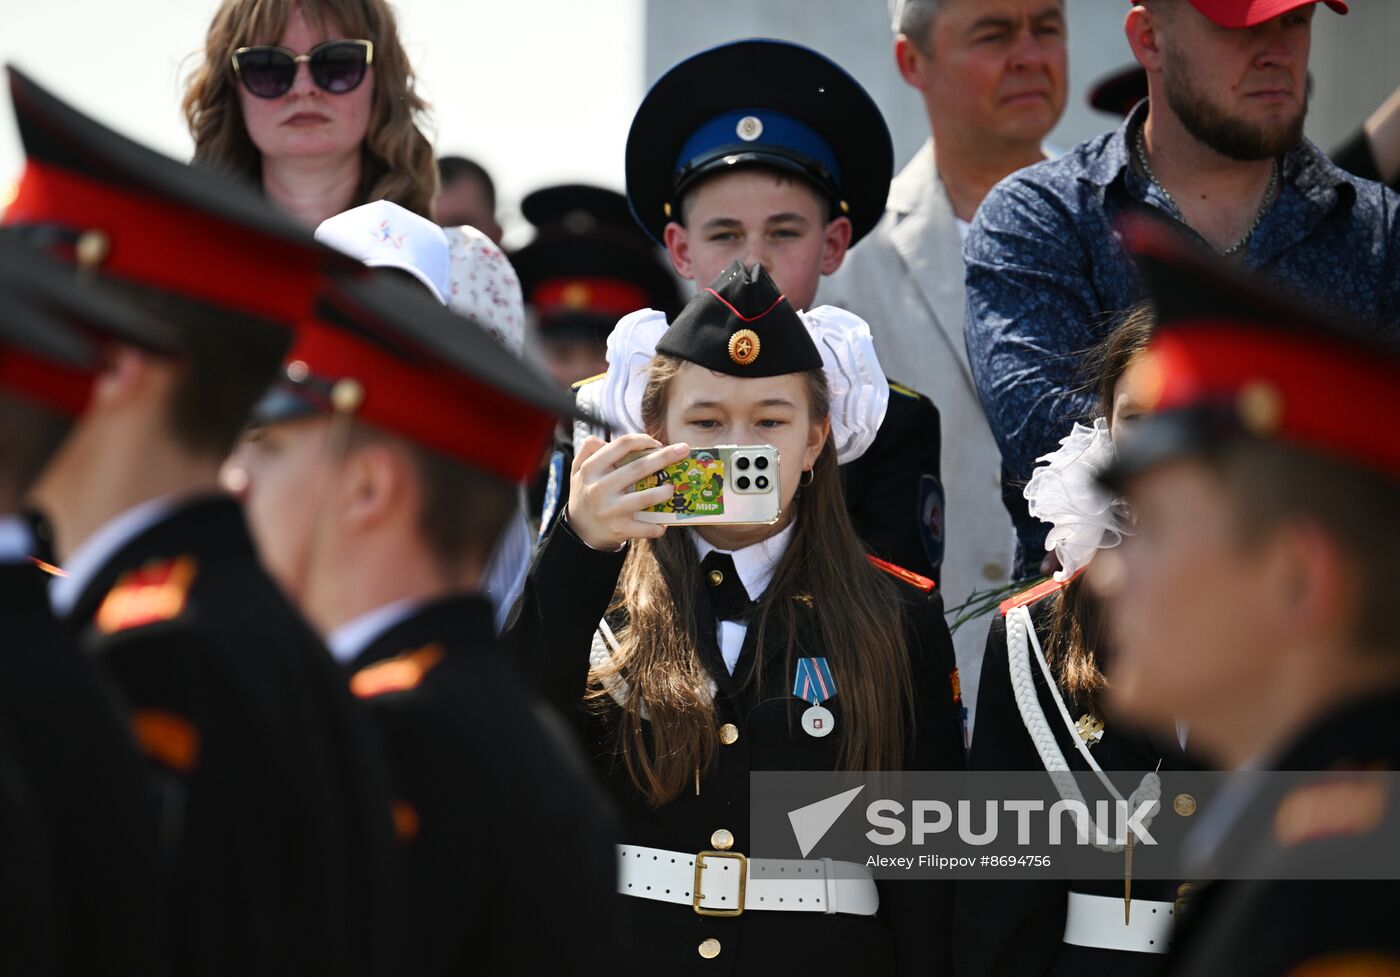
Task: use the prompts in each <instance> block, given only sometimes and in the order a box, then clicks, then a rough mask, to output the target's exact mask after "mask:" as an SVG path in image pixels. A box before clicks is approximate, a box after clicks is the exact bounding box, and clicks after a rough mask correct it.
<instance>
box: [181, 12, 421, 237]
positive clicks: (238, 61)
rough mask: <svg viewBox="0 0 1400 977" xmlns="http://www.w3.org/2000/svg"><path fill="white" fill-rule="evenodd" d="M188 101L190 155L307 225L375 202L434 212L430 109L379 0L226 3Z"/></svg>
mask: <svg viewBox="0 0 1400 977" xmlns="http://www.w3.org/2000/svg"><path fill="white" fill-rule="evenodd" d="M184 107H185V118H186V121H187V122H188V124H189V127H190V134H191V135H192V136H193V137H194V144H195V152H194V159H195V162H196V163H203V164H206V165H210V166H214V167H216V168H219V169H223V170H226V171H232V172H234V173H236V174H238V175H240V176H243V177H246V178H247V179H249V180H252V181H254V182H255V183H256V184H258V185H259V186H261V188H262V190H263V193H264V194H266V196H267V198H268V199H269V200H270V201H272V203H274V204H275V205H277V206H278V207H280V208H281V209H282V210H284V211H286V212H288V213H290V214H291V215H293V216H294V217H296V218H297V219H298V220H300V221H302V222H303V223H305V224H307V225H309V226H311V227H315V226H317V225H319V224H320V223H321V221H323V220H325V219H326V218H328V217H331V216H333V215H335V214H338V213H341V212H343V211H345V210H349V209H350V208H352V207H356V206H359V205H361V204H364V203H369V202H370V201H373V200H381V199H382V200H390V201H393V202H394V203H396V204H399V205H400V206H402V207H406V208H408V209H409V210H412V211H414V212H416V213H418V214H421V215H423V216H425V217H427V216H430V209H431V202H432V197H433V193H434V191H435V190H436V187H437V171H436V165H435V163H434V160H433V150H432V145H431V144H430V143H429V142H428V140H427V138H426V137H425V136H424V135H423V133H422V132H421V131H420V130H419V127H418V120H419V119H420V118H421V117H422V116H423V114H424V113H425V111H426V108H427V106H426V104H425V103H424V102H423V100H422V99H421V98H419V97H418V95H416V94H415V93H414V90H413V72H412V68H411V67H410V65H409V63H408V57H407V55H405V54H404V50H403V45H402V44H400V43H399V37H398V31H397V29H396V27H395V24H394V15H393V13H392V11H390V9H389V7H388V5H387V4H386V3H385V2H384V0H224V3H223V5H222V6H220V8H219V10H218V12H217V13H216V14H215V15H214V21H213V23H212V24H211V25H210V27H209V34H208V37H207V38H206V40H205V47H204V61H203V63H202V64H201V65H200V66H199V68H197V69H196V70H195V72H194V74H193V75H192V76H191V78H190V82H189V86H188V89H187V90H186V92H185V105H184Z"/></svg>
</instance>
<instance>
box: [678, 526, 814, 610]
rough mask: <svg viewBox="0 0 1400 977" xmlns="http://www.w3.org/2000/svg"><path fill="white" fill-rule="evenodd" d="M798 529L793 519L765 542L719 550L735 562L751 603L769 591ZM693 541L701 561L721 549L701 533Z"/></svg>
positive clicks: (691, 535)
mask: <svg viewBox="0 0 1400 977" xmlns="http://www.w3.org/2000/svg"><path fill="white" fill-rule="evenodd" d="M796 528H797V520H796V519H794V520H793V521H792V522H790V523H788V524H787V526H786V528H784V529H783V531H782V532H780V533H778V534H777V535H775V536H770V537H768V538H767V539H765V540H763V541H762V542H758V543H754V544H753V545H752V546H745V547H744V548H743V549H741V550H732V551H730V550H719V552H721V553H728V555H729V558H730V559H732V560H733V561H734V570H735V572H737V573H738V574H739V582H740V583H742V584H743V585H744V590H745V591H746V592H747V593H748V595H749V600H754V601H756V600H758V599H759V598H760V597H762V596H763V592H764V591H765V590H767V589H768V583H769V581H771V580H772V579H773V571H774V570H776V569H777V568H778V561H779V560H781V559H782V558H783V554H784V553H786V552H787V548H788V545H789V544H790V543H791V542H792V534H793V530H795V529H796ZM690 538H691V539H692V540H693V541H694V542H695V550H696V552H697V553H699V555H700V559H702V560H703V559H704V558H705V557H707V556H709V555H710V553H711V552H713V551H715V550H717V549H719V548H718V547H716V546H712V545H710V543H708V542H707V541H706V540H705V538H704V537H703V536H701V535H700V534H699V533H698V532H694V531H692V532H691V534H690Z"/></svg>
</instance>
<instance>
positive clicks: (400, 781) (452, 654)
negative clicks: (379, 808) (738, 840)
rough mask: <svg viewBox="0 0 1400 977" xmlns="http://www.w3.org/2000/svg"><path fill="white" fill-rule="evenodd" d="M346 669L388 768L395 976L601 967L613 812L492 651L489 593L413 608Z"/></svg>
mask: <svg viewBox="0 0 1400 977" xmlns="http://www.w3.org/2000/svg"><path fill="white" fill-rule="evenodd" d="M352 670H353V671H354V675H353V677H352V678H351V688H352V689H353V690H354V692H355V694H356V695H357V696H360V697H361V698H362V700H363V701H364V702H365V703H366V704H367V705H368V706H369V709H370V712H371V714H372V716H373V718H374V722H375V725H376V727H377V728H378V730H379V733H380V736H381V737H382V739H383V742H384V747H385V752H386V754H387V757H388V760H389V764H390V767H391V771H392V780H393V787H394V810H395V823H396V826H397V828H398V836H399V851H400V855H401V864H402V868H403V872H404V886H403V890H404V899H403V903H402V910H403V911H402V931H403V938H402V941H401V943H402V950H401V952H400V954H399V955H398V961H397V965H396V966H395V968H394V973H398V974H403V975H404V977H438V975H449V974H483V975H486V974H526V975H533V974H591V973H598V974H602V973H609V974H611V973H614V972H615V971H616V968H617V961H618V960H620V959H621V958H622V956H623V953H624V949H623V946H624V944H623V940H622V929H621V925H620V916H621V913H620V911H619V908H618V907H617V906H616V905H615V904H616V903H618V902H620V901H621V900H622V896H619V895H618V894H617V855H616V851H615V848H614V845H615V844H616V843H617V841H618V840H619V831H618V825H617V819H616V815H615V812H614V810H613V807H612V804H611V802H610V800H609V799H608V798H607V796H606V794H604V792H603V791H602V790H601V788H600V787H599V785H598V784H597V782H596V780H595V778H594V776H593V771H592V768H591V767H589V766H588V764H587V761H586V760H585V759H584V758H583V756H582V754H581V752H580V750H579V747H578V743H577V742H576V739H575V737H574V736H573V735H572V733H571V731H570V730H569V729H568V728H567V727H566V726H565V725H564V724H563V722H562V721H561V720H560V719H559V717H558V716H557V715H556V714H555V713H554V711H553V710H552V709H550V708H549V707H547V706H545V705H544V704H543V703H541V702H540V701H539V700H538V698H537V697H536V696H535V695H534V693H533V692H532V691H531V690H530V688H529V686H528V685H527V684H526V683H525V682H524V681H523V679H522V678H521V676H520V675H519V672H518V670H517V669H516V667H515V665H514V663H512V662H511V661H510V660H509V659H508V658H506V657H505V655H504V653H503V652H502V651H501V649H500V648H499V647H498V645H497V640H496V629H495V626H494V624H493V617H492V610H491V604H490V603H489V602H488V601H486V600H485V599H482V598H477V597H466V596H459V597H449V598H445V599H443V600H439V601H436V602H434V603H431V604H429V605H427V606H425V607H422V608H420V609H419V610H417V611H415V612H414V613H413V614H412V615H411V616H410V617H408V618H407V619H405V620H403V621H401V622H399V623H398V624H396V625H394V626H392V627H390V628H389V629H388V630H386V631H385V632H384V633H383V634H381V635H380V636H379V637H377V638H376V639H374V641H373V642H371V644H370V645H369V647H367V648H366V649H365V650H364V651H363V652H361V653H360V654H359V655H358V657H356V659H355V661H354V663H353V665H352Z"/></svg>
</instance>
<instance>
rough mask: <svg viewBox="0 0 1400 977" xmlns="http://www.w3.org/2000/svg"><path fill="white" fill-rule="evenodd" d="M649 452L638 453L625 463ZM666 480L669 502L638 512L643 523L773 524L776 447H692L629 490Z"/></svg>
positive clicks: (777, 511) (775, 515)
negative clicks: (680, 459)
mask: <svg viewBox="0 0 1400 977" xmlns="http://www.w3.org/2000/svg"><path fill="white" fill-rule="evenodd" d="M648 454H650V452H646V451H639V452H637V453H635V454H633V455H630V456H629V457H627V458H626V459H624V460H623V462H622V464H624V465H625V464H627V463H628V462H632V461H635V460H637V459H638V458H642V457H645V456H646V455H648ZM662 484H669V485H670V486H671V489H672V492H673V494H672V496H671V500H670V501H669V502H663V503H661V504H660V505H657V506H652V507H651V508H649V509H643V510H642V511H641V512H639V513H637V518H638V519H640V520H641V521H642V522H654V523H664V524H667V525H672V524H684V525H687V526H724V525H735V524H753V523H760V524H769V523H774V522H777V520H778V516H779V514H780V510H781V506H780V505H779V501H778V449H777V448H775V447H773V446H772V445H769V444H757V445H719V446H718V447H714V448H695V449H693V450H692V451H691V452H690V455H689V456H688V457H687V458H685V459H684V460H682V461H678V462H676V463H675V464H673V465H667V466H666V467H665V468H663V469H662V470H661V471H659V472H656V473H655V474H652V475H648V476H647V477H646V478H644V479H642V480H641V481H640V482H637V483H636V484H635V485H633V486H632V488H631V489H630V490H629V491H633V492H643V491H646V490H647V489H653V488H656V487H657V486H658V485H662Z"/></svg>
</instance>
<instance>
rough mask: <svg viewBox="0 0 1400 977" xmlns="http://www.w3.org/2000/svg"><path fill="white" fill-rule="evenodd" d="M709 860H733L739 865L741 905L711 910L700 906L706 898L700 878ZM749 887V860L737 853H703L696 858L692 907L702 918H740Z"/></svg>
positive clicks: (691, 899)
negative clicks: (701, 890) (701, 887)
mask: <svg viewBox="0 0 1400 977" xmlns="http://www.w3.org/2000/svg"><path fill="white" fill-rule="evenodd" d="M707 858H732V859H733V860H734V861H736V862H738V863H739V905H738V906H736V907H734V908H733V909H709V908H706V907H705V906H702V905H700V900H701V899H703V898H705V897H704V895H702V894H701V892H700V876H701V873H702V872H703V871H704V869H705V859H707ZM748 886H749V859H748V856H746V855H742V854H740V853H739V852H737V851H702V852H700V853H699V854H698V855H696V856H695V885H694V887H693V888H692V889H691V898H690V906H691V908H692V909H694V910H695V911H696V912H697V913H699V914H700V915H701V916H739V915H742V914H743V912H744V896H745V894H746V893H747V892H748Z"/></svg>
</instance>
